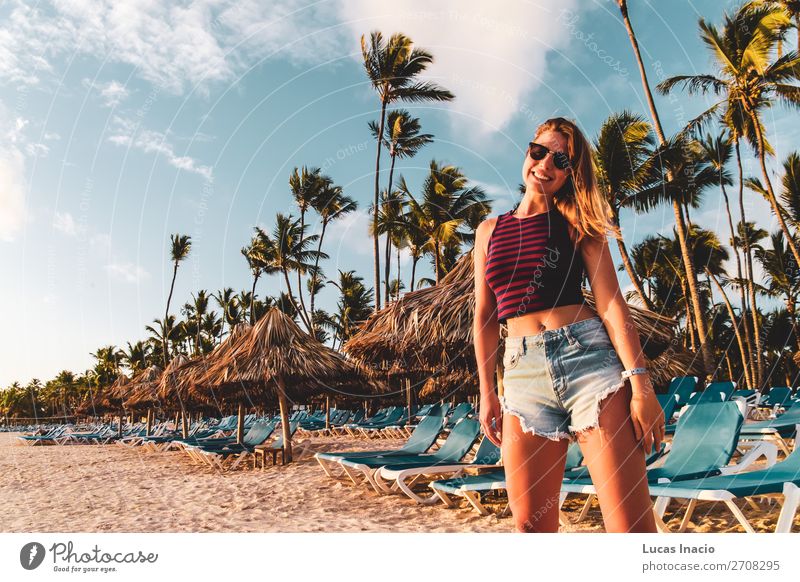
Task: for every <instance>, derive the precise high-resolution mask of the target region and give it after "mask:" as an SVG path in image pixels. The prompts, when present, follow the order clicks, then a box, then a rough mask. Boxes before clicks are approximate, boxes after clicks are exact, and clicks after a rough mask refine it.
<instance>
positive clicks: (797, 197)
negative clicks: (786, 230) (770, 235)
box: [780, 152, 800, 231]
mask: <svg viewBox="0 0 800 582" xmlns="http://www.w3.org/2000/svg"><path fill="white" fill-rule="evenodd" d="M781 186H782V189H781V194H780V196H781V202H783V206H784V208H786V213H787V217H786V218H787V220H788V221H789V222H790V223H791V224H792V227H794V230H795V231H797V230H798V229H800V156H798V155H797V152H792V153H790V154H789V155H788V156H786V160H785V161H784V162H783V177H782V178H781Z"/></svg>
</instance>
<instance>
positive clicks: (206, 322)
mask: <svg viewBox="0 0 800 582" xmlns="http://www.w3.org/2000/svg"><path fill="white" fill-rule="evenodd" d="M223 322H224V320H223V319H220V318H219V317H218V316H217V312H216V311H212V312H210V313H206V314H205V315H204V316H203V320H202V321H201V322H200V331H201V332H203V333H204V334H205V338H203V336H200V338H201V339H200V342H201V344H200V348H201V352H202V353H204V354H207V353H208V352H210V351H211V350H212V349H213V348H214V346H215V345H217V343H218V340H220V339H222V326H223Z"/></svg>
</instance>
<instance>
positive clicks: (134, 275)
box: [106, 261, 150, 283]
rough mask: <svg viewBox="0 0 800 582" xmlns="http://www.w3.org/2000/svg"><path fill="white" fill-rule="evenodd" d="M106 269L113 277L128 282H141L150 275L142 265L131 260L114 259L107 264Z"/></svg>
mask: <svg viewBox="0 0 800 582" xmlns="http://www.w3.org/2000/svg"><path fill="white" fill-rule="evenodd" d="M106 270H107V271H108V274H109V275H110V276H111V277H113V278H115V279H118V280H120V281H125V282H126V283H140V282H141V281H142V280H144V279H146V278H147V277H149V276H150V274H149V273H148V272H147V271H145V270H144V269H143V268H142V267H141V266H140V265H137V264H135V263H131V262H118V261H114V262H112V263H109V264H108V265H106Z"/></svg>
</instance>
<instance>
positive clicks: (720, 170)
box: [694, 134, 756, 387]
mask: <svg viewBox="0 0 800 582" xmlns="http://www.w3.org/2000/svg"><path fill="white" fill-rule="evenodd" d="M694 144H695V146H696V147H697V148H698V153H699V155H700V157H701V159H703V160H704V161H705V162H706V163H707V164H708V165H709V166H710V167H711V168H712V169H713V171H714V173H715V174H716V175H717V179H718V181H719V187H720V191H721V193H722V197H723V199H724V200H725V213H726V216H727V218H728V228H729V230H730V239H729V240H730V245H731V247H733V256H734V257H735V258H736V277H737V280H736V282H737V284H736V288H737V289H738V291H739V302H740V305H741V312H742V314H745V313H747V311H748V308H747V300H746V298H745V289H747V292H748V293H749V294H750V300H751V302H752V305H753V310H754V311H755V309H756V308H755V291H754V289H753V285H752V282H753V279H752V275H751V274H749V273H748V277H747V278H744V277H742V261H741V258H740V257H739V247H738V245H737V238H736V231H735V230H734V227H733V217H732V216H731V207H730V201H729V200H728V192H727V190H726V189H725V186H730V185H731V184H732V183H733V180H732V177H731V175H730V173H729V172H728V171H727V169H726V166H727V164H728V162H729V161H730V159H731V157H732V156H733V145H732V143H731V139H730V137H729V136H726V135H724V134H718V135H716V136H712V135H711V134H706V135H704V136H701V137H700V138H699V139H698V140H697V141H696V142H694ZM739 162H740V167H741V160H739ZM740 185H741V184H740ZM740 201H741V197H740ZM747 248H748V250H749V247H747ZM746 256H749V253H746ZM718 288H719V289H720V291H722V285H720V284H718ZM725 299H726V300H727V297H725ZM732 321H735V319H732ZM742 324H743V327H744V341H745V344H746V346H747V350H746V353H747V355H748V358H747V360H745V365H746V367H748V368H749V374H748V376H749V378H751V379H752V378H754V377H755V369H754V367H755V366H754V362H753V339H752V337H753V334H752V331H751V329H750V324H749V322H748V320H747V318H746V317H743V318H742ZM736 333H737V336H736V337H737V340H738V339H740V336H739V333H738V329H737V330H736ZM748 384H749V385H750V386H751V387H752V386H753V384H752V383H751V380H748Z"/></svg>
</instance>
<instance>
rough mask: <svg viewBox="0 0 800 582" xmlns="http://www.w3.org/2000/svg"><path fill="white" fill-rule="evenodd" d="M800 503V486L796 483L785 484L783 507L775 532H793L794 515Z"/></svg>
mask: <svg viewBox="0 0 800 582" xmlns="http://www.w3.org/2000/svg"><path fill="white" fill-rule="evenodd" d="M798 505H800V487H798V486H797V485H795V484H794V483H784V484H783V507H782V508H781V514H780V515H779V516H778V523H777V525H776V526H775V533H791V532H792V523H794V516H795V514H796V513H797V507H798Z"/></svg>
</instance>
